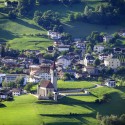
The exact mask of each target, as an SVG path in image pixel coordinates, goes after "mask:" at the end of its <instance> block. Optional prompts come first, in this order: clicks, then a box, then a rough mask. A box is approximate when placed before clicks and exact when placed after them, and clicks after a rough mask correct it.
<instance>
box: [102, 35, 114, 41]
mask: <svg viewBox="0 0 125 125" xmlns="http://www.w3.org/2000/svg"><path fill="white" fill-rule="evenodd" d="M112 38H113V36H112V35H106V36H104V37H103V41H104V42H108V41H109V40H111V39H112Z"/></svg>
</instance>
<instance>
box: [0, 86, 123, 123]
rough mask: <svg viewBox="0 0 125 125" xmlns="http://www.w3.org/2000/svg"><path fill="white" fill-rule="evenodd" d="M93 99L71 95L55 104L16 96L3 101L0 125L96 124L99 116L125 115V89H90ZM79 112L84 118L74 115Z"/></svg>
mask: <svg viewBox="0 0 125 125" xmlns="http://www.w3.org/2000/svg"><path fill="white" fill-rule="evenodd" d="M91 92H92V94H93V95H90V96H69V97H65V98H63V99H61V100H59V101H58V102H57V103H56V102H53V101H45V100H44V101H38V100H37V99H36V97H34V96H33V95H22V96H19V97H15V100H14V101H12V102H3V104H4V105H5V107H2V108H0V125H8V124H9V125H15V124H16V125H45V124H46V125H64V124H65V125H92V124H93V125H97V120H96V119H95V117H96V113H97V112H100V113H101V114H103V115H109V114H116V115H120V114H122V113H125V108H124V105H125V88H121V89H114V88H108V87H101V88H96V89H91ZM105 93H109V94H110V98H111V100H110V101H109V102H107V103H104V104H95V103H94V101H95V99H96V98H97V97H101V96H102V95H103V94H105ZM71 113H76V114H81V115H76V116H75V115H74V116H71V115H69V114H71Z"/></svg>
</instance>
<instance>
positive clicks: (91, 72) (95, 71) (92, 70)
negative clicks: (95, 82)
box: [83, 66, 98, 75]
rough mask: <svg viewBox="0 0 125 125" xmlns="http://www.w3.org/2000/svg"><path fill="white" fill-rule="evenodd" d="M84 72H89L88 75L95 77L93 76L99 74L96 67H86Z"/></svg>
mask: <svg viewBox="0 0 125 125" xmlns="http://www.w3.org/2000/svg"><path fill="white" fill-rule="evenodd" d="M83 71H84V72H87V73H88V74H90V75H93V74H97V73H98V72H97V70H96V68H95V67H94V66H85V67H84V68H83Z"/></svg>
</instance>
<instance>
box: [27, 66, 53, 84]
mask: <svg viewBox="0 0 125 125" xmlns="http://www.w3.org/2000/svg"><path fill="white" fill-rule="evenodd" d="M50 78H51V75H50V64H41V65H30V77H29V82H35V83H36V82H38V81H40V80H43V79H46V80H50Z"/></svg>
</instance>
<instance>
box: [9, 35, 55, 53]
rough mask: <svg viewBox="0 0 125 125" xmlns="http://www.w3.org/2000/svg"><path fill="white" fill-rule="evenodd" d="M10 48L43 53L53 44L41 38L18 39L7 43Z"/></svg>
mask: <svg viewBox="0 0 125 125" xmlns="http://www.w3.org/2000/svg"><path fill="white" fill-rule="evenodd" d="M8 44H9V46H10V48H13V49H19V50H26V49H36V50H41V51H44V50H46V48H47V47H48V46H50V45H52V44H53V42H52V40H49V39H46V38H42V37H27V36H26V37H21V38H20V37H19V38H15V39H13V40H10V41H9V42H8Z"/></svg>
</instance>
